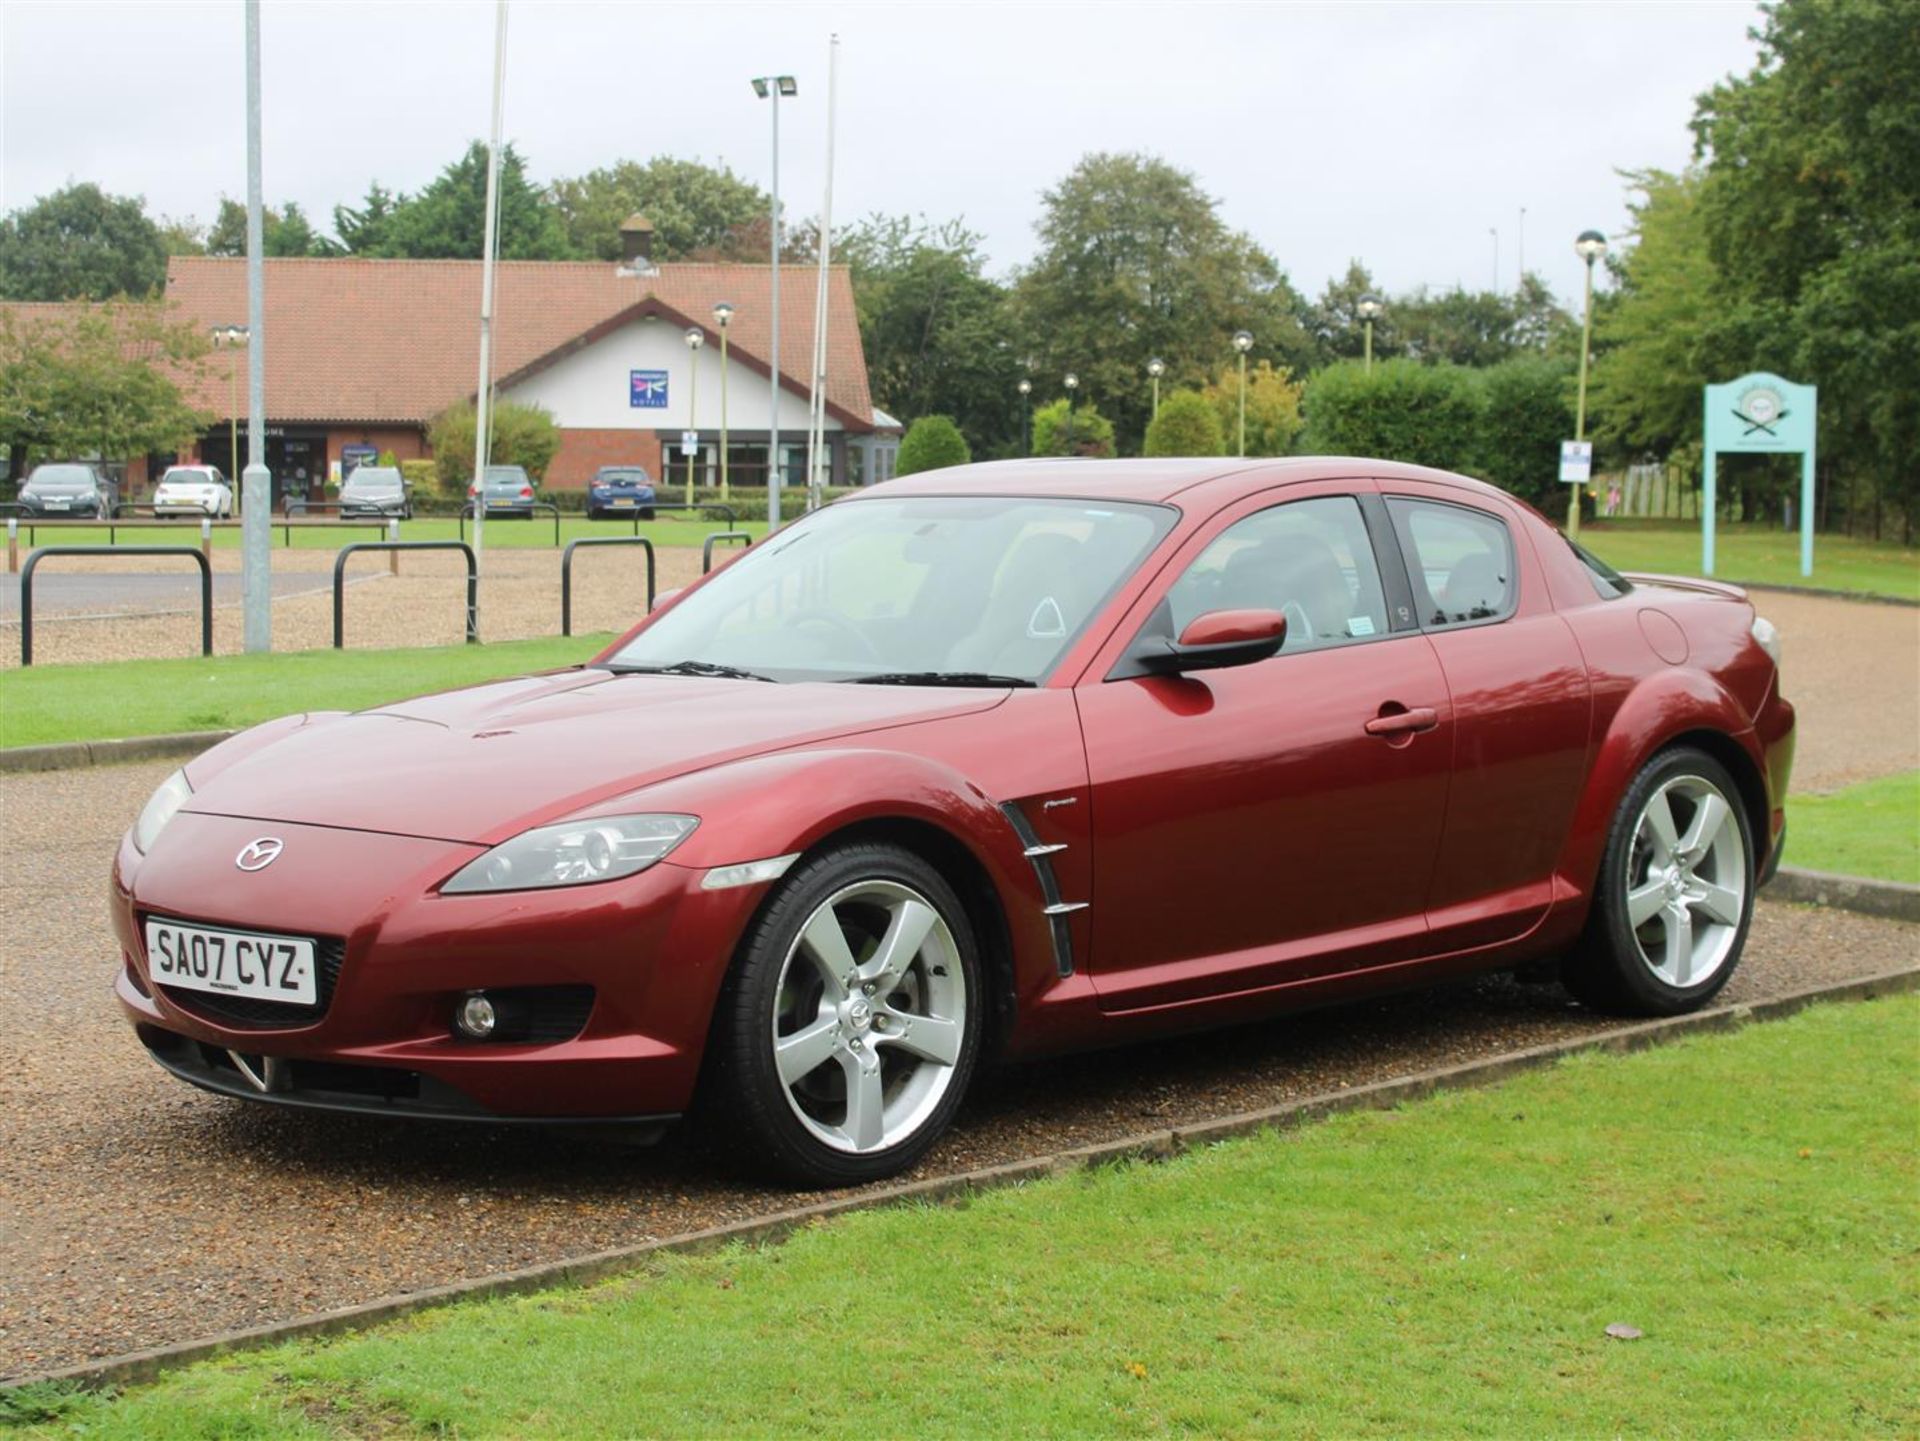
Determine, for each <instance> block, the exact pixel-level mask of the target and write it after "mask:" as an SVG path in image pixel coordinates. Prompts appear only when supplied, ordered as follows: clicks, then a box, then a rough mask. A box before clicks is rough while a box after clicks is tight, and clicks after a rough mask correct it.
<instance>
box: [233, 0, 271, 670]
mask: <svg viewBox="0 0 1920 1441" xmlns="http://www.w3.org/2000/svg"><path fill="white" fill-rule="evenodd" d="M262 213H263V212H262V202H261V187H260V0H247V334H248V337H249V342H250V343H249V344H248V346H247V468H246V471H245V472H244V474H243V475H242V477H241V481H240V515H241V527H240V597H241V603H242V610H241V644H242V645H243V646H244V647H245V648H246V649H247V650H249V651H263V650H271V649H273V571H272V566H273V551H272V544H273V530H272V527H271V525H270V521H271V520H272V516H271V514H270V512H271V510H272V508H273V476H272V474H271V473H270V472H269V471H268V470H267V345H266V339H267V329H266V323H265V322H266V308H267V302H266V271H265V268H264V266H263V264H262V260H261V257H262V255H263V254H264V237H265V233H266V226H265V223H264V221H263V219H262Z"/></svg>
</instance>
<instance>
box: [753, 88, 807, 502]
mask: <svg viewBox="0 0 1920 1441" xmlns="http://www.w3.org/2000/svg"><path fill="white" fill-rule="evenodd" d="M753 93H754V94H755V95H758V96H759V97H760V98H761V99H762V100H771V101H773V186H772V190H773V194H772V206H771V209H770V215H771V218H772V222H773V223H772V225H771V226H770V227H769V229H770V231H771V237H770V239H769V241H768V246H767V248H768V253H769V259H770V261H771V269H772V274H771V276H770V279H771V281H772V300H771V304H772V307H773V317H772V318H773V341H772V350H773V354H772V355H770V356H769V357H768V360H769V362H770V363H769V364H768V366H767V376H768V381H767V405H768V408H767V530H768V532H769V533H771V532H773V531H776V530H778V529H779V528H780V98H781V97H782V96H783V95H784V96H786V97H788V98H791V97H793V96H795V95H798V94H799V93H800V86H799V85H798V84H797V83H796V82H795V80H794V78H793V77H792V76H791V75H761V76H758V77H756V78H755V80H754V82H753Z"/></svg>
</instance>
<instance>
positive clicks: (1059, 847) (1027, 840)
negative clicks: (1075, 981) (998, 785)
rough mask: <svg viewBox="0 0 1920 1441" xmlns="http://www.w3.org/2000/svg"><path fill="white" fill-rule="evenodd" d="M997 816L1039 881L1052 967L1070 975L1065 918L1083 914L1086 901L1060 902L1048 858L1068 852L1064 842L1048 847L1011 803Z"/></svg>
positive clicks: (1070, 951) (1069, 932) (1057, 880)
mask: <svg viewBox="0 0 1920 1441" xmlns="http://www.w3.org/2000/svg"><path fill="white" fill-rule="evenodd" d="M1000 814H1002V815H1003V816H1005V817H1006V818H1007V824H1008V825H1010V826H1012V827H1013V833H1014V834H1015V835H1017V836H1019V837H1020V844H1021V846H1022V847H1024V854H1025V855H1026V858H1027V860H1028V862H1029V863H1030V864H1031V865H1032V866H1033V874H1034V876H1035V877H1036V878H1037V879H1038V880H1039V882H1040V897H1041V900H1042V901H1044V902H1045V905H1044V908H1043V909H1042V912H1041V914H1043V915H1045V916H1046V918H1047V925H1048V928H1049V930H1050V931H1051V933H1052V936H1053V964H1054V967H1055V969H1057V970H1058V971H1059V972H1060V974H1061V975H1063V976H1070V975H1072V974H1073V931H1072V930H1071V929H1070V928H1069V927H1068V925H1067V917H1068V915H1069V914H1071V913H1072V912H1074V911H1084V910H1085V909H1086V908H1087V902H1085V901H1068V900H1063V899H1061V896H1060V878H1059V877H1058V876H1056V875H1054V873H1053V862H1052V861H1051V860H1049V859H1048V857H1049V856H1053V855H1056V854H1058V853H1059V852H1061V851H1064V850H1066V849H1067V846H1066V844H1065V842H1060V843H1057V844H1054V845H1048V844H1046V843H1045V842H1043V841H1042V840H1041V839H1040V837H1039V836H1037V835H1035V834H1034V830H1033V823H1032V822H1030V821H1029V820H1028V819H1027V816H1026V812H1025V811H1023V810H1021V809H1020V807H1019V806H1017V805H1015V804H1013V803H1012V802H1011V801H1009V802H1007V803H1006V804H1004V805H1002V806H1001V807H1000Z"/></svg>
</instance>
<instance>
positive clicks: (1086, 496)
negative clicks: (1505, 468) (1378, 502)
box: [849, 455, 1503, 505]
mask: <svg viewBox="0 0 1920 1441" xmlns="http://www.w3.org/2000/svg"><path fill="white" fill-rule="evenodd" d="M1360 477H1367V478H1371V479H1375V480H1424V481H1429V482H1433V483H1436V484H1440V485H1452V486H1458V487H1461V488H1463V489H1466V490H1472V491H1478V492H1482V493H1484V494H1488V495H1497V494H1502V493H1503V492H1500V491H1498V490H1496V488H1495V487H1493V486H1490V485H1487V484H1486V483H1485V482H1483V481H1478V480H1473V479H1470V478H1468V477H1467V476H1464V475H1455V474H1453V473H1452V472H1451V471H1445V470H1435V469H1432V468H1431V467H1429V466H1424V465H1407V464H1404V463H1402V462H1400V461H1394V460H1369V459H1366V458H1364V457H1360V456H1340V455H1300V456H1280V457H1262V458H1258V459H1256V458H1254V457H1252V456H1249V457H1247V458H1246V459H1244V460H1242V459H1238V458H1235V457H1231V456H1229V457H1224V458H1223V457H1217V456H1215V457H1202V458H1197V459H1196V458H1180V459H1164V460H1162V459H1141V460H1075V459H1067V458H1064V457H1061V458H1048V459H1035V460H994V461H986V462H983V463H982V464H979V465H956V466H949V467H946V468H944V469H941V470H928V471H921V472H919V473H917V474H914V475H909V476H902V477H899V478H898V479H895V480H888V481H883V482H881V483H880V484H879V485H875V486H871V487H869V488H868V489H866V490H863V491H861V492H860V494H861V495H872V496H880V495H889V496H908V495H1007V496H1013V495H1026V496H1057V497H1062V498H1071V499H1076V500H1114V501H1129V500H1130V501H1136V502H1149V503H1152V502H1162V503H1163V502H1167V501H1171V500H1173V499H1174V498H1175V497H1176V496H1183V495H1186V496H1189V498H1191V499H1194V500H1205V501H1207V502H1209V503H1212V504H1216V505H1221V504H1226V503H1228V502H1230V501H1233V500H1235V499H1238V498H1239V497H1240V496H1242V495H1251V494H1253V493H1254V492H1256V491H1261V490H1266V489H1269V488H1270V487H1273V486H1276V485H1290V484H1299V483H1302V482H1305V481H1310V480H1340V479H1350V478H1360ZM851 498H852V497H849V499H851Z"/></svg>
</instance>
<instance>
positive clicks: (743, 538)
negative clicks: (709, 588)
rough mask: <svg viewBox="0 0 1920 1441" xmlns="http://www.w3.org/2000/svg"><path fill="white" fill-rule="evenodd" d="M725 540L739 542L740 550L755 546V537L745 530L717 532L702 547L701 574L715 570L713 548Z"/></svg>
mask: <svg viewBox="0 0 1920 1441" xmlns="http://www.w3.org/2000/svg"><path fill="white" fill-rule="evenodd" d="M723 540H724V541H727V542H729V543H731V542H733V541H736V540H737V541H739V542H740V548H741V549H742V550H745V549H746V548H747V547H748V546H750V545H752V544H753V535H752V533H751V532H749V531H744V530H716V531H715V532H714V533H713V534H712V535H710V536H708V537H707V543H706V544H705V545H703V546H701V547H700V574H702V575H705V574H707V573H708V572H709V571H711V570H712V569H713V547H714V545H715V543H716V542H719V541H723Z"/></svg>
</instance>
